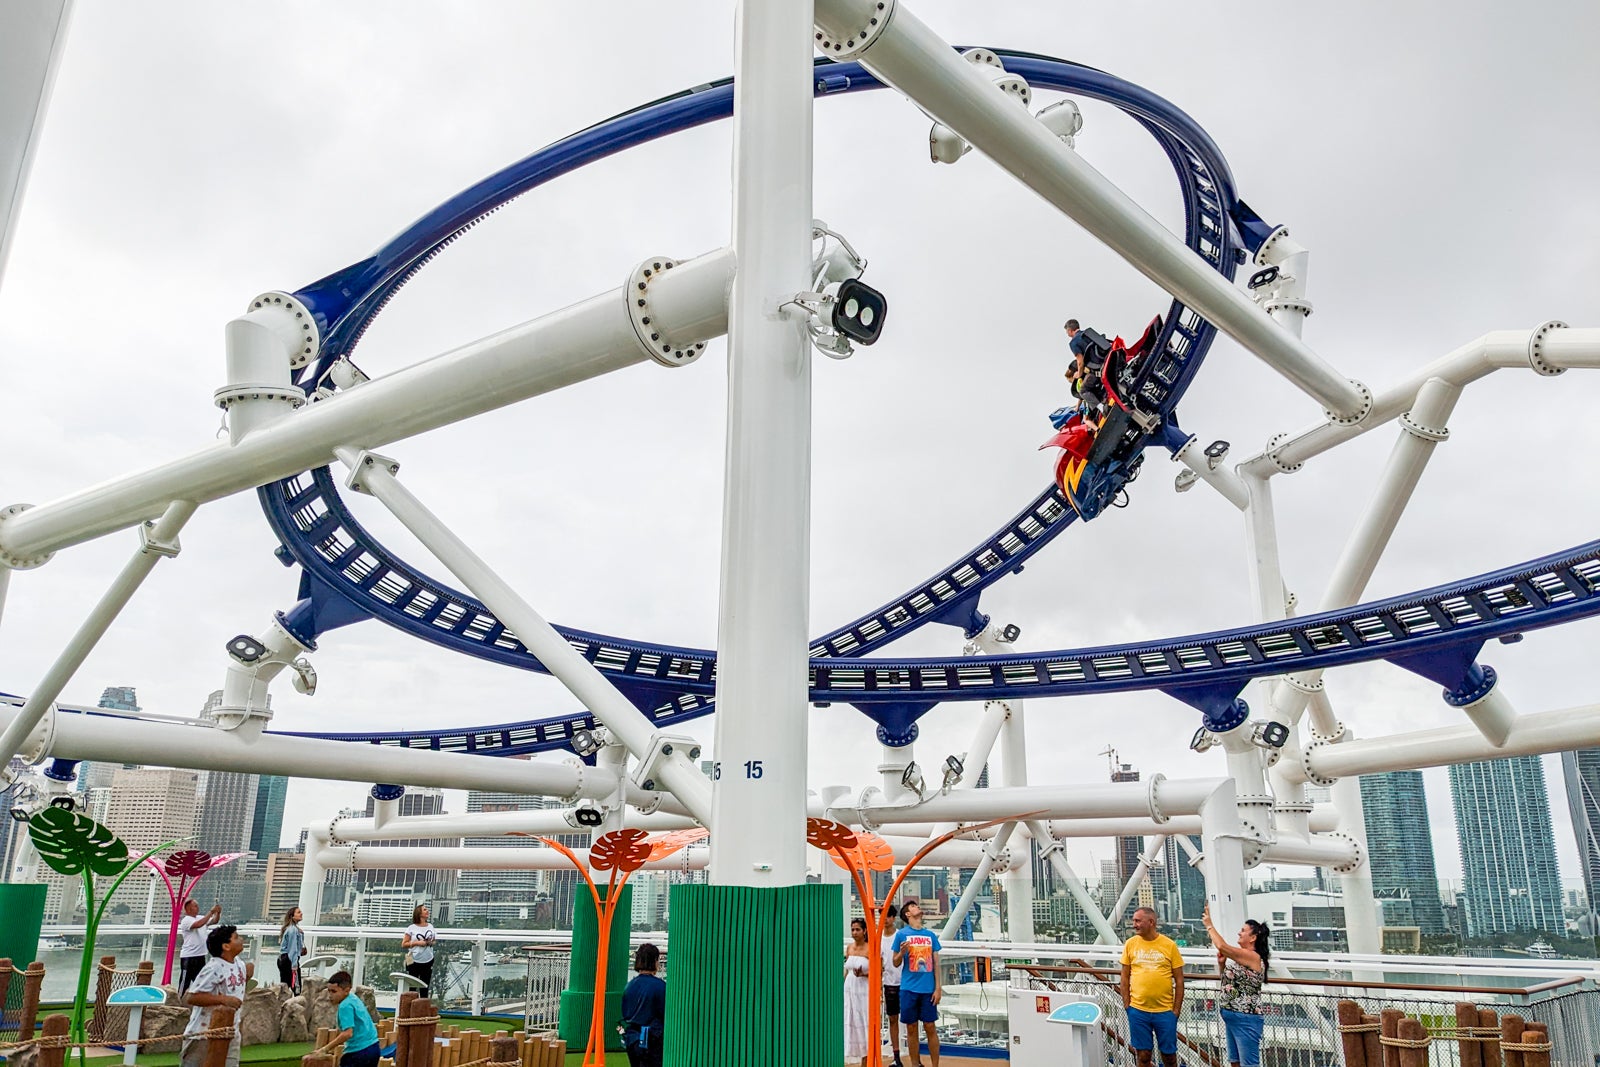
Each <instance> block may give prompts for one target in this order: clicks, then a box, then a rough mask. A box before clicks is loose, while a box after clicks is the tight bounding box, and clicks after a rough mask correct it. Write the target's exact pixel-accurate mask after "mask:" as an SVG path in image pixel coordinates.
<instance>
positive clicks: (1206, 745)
mask: <svg viewBox="0 0 1600 1067" xmlns="http://www.w3.org/2000/svg"><path fill="white" fill-rule="evenodd" d="M1216 743H1217V738H1216V735H1215V734H1213V733H1212V732H1211V731H1210V730H1207V729H1206V728H1205V727H1204V726H1202V727H1200V729H1198V730H1196V731H1195V732H1194V736H1193V737H1191V738H1189V751H1190V752H1209V751H1211V749H1212V747H1213V746H1214V745H1215V744H1216Z"/></svg>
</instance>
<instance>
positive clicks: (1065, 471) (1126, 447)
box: [1039, 315, 1162, 519]
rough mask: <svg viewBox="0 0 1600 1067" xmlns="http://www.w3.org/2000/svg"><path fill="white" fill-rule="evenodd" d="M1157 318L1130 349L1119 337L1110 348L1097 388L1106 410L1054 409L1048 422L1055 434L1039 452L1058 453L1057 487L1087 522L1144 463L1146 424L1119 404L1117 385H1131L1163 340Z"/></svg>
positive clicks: (1077, 406)
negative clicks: (1142, 363)
mask: <svg viewBox="0 0 1600 1067" xmlns="http://www.w3.org/2000/svg"><path fill="white" fill-rule="evenodd" d="M1161 325H1162V322H1161V316H1160V315H1157V316H1156V317H1155V318H1153V319H1151V320H1150V324H1149V325H1148V326H1146V327H1145V328H1144V332H1143V333H1141V334H1140V335H1139V337H1138V339H1137V340H1135V341H1134V343H1133V344H1132V345H1129V344H1128V343H1127V342H1125V341H1123V339H1122V338H1121V337H1118V338H1116V339H1115V340H1114V341H1112V342H1111V351H1110V352H1109V353H1108V354H1107V356H1106V360H1105V365H1104V367H1102V368H1101V371H1100V374H1101V383H1102V385H1103V387H1104V390H1105V397H1106V403H1105V410H1104V412H1099V411H1097V410H1094V408H1093V407H1092V406H1091V405H1088V404H1079V405H1076V406H1073V407H1063V408H1057V409H1056V410H1055V411H1053V412H1051V414H1050V421H1051V423H1052V424H1053V425H1054V426H1055V427H1056V429H1057V430H1058V431H1059V432H1058V433H1057V434H1056V435H1055V436H1054V437H1052V438H1050V440H1048V441H1046V442H1045V443H1044V444H1042V445H1040V446H1039V448H1040V449H1041V450H1042V449H1046V448H1051V447H1055V448H1059V449H1061V450H1062V452H1061V456H1060V458H1059V459H1057V460H1056V484H1057V485H1059V486H1060V487H1061V491H1062V493H1063V494H1065V495H1066V498H1067V500H1068V501H1070V502H1071V504H1072V506H1073V508H1074V509H1075V510H1076V511H1077V512H1078V514H1079V515H1080V516H1081V517H1082V518H1085V519H1092V518H1094V517H1095V516H1096V515H1098V514H1100V512H1101V511H1102V510H1104V508H1105V506H1106V505H1107V504H1108V503H1110V502H1111V500H1112V499H1113V498H1114V497H1115V496H1116V494H1117V492H1118V491H1120V490H1121V488H1122V486H1123V485H1124V484H1126V483H1127V482H1129V481H1131V480H1132V479H1133V477H1134V475H1135V474H1137V472H1138V469H1139V464H1140V462H1141V461H1142V460H1143V458H1144V457H1143V439H1144V436H1145V433H1146V430H1147V427H1145V426H1144V425H1143V423H1145V422H1148V421H1149V420H1148V419H1146V418H1143V417H1141V414H1140V413H1139V412H1138V411H1137V410H1136V409H1134V408H1132V407H1130V406H1129V405H1128V404H1127V403H1126V402H1125V401H1124V400H1123V398H1122V391H1121V389H1120V388H1119V384H1120V383H1124V382H1126V381H1128V380H1129V379H1130V377H1131V376H1132V374H1133V373H1134V371H1135V370H1136V369H1137V366H1138V364H1139V362H1140V361H1141V360H1142V359H1143V358H1144V356H1145V355H1146V354H1147V353H1148V352H1149V350H1150V349H1151V348H1152V347H1154V345H1155V342H1156V339H1157V338H1158V337H1160V336H1161Z"/></svg>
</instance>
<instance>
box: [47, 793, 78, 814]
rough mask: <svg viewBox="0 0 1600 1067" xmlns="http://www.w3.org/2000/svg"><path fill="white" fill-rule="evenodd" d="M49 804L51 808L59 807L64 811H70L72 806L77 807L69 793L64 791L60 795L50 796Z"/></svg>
mask: <svg viewBox="0 0 1600 1067" xmlns="http://www.w3.org/2000/svg"><path fill="white" fill-rule="evenodd" d="M50 806H51V807H52V808H61V809H62V810H64V811H71V810H72V809H73V808H75V807H77V805H76V804H75V803H74V802H73V799H72V796H71V794H65V793H64V794H61V795H60V796H53V797H51V798H50Z"/></svg>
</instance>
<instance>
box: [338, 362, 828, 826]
mask: <svg viewBox="0 0 1600 1067" xmlns="http://www.w3.org/2000/svg"><path fill="white" fill-rule="evenodd" d="M362 388H363V389H365V388H367V387H366V386H362ZM358 392H359V390H358ZM335 452H336V453H337V454H338V456H339V458H340V459H341V460H342V461H343V462H344V463H345V464H346V465H348V466H349V467H350V470H351V485H352V488H355V489H357V491H359V492H366V493H370V494H372V495H373V496H375V497H377V498H378V500H379V502H381V503H382V504H383V506H384V507H386V508H388V509H389V511H390V513H391V514H393V515H394V517H395V518H397V519H399V520H400V522H401V524H402V525H404V526H405V528H406V529H407V530H409V531H411V533H412V535H413V536H415V537H416V539H417V540H418V541H420V542H422V544H423V547H425V548H426V549H427V550H428V551H429V552H432V553H433V554H434V556H435V557H436V558H437V559H438V560H439V562H440V563H443V564H444V565H445V566H446V567H447V568H448V569H449V570H450V573H451V574H454V575H455V576H456V578H457V579H459V580H460V581H461V584H462V585H464V586H466V587H467V589H468V590H469V591H471V593H472V594H473V595H474V596H476V597H477V598H478V599H479V600H482V601H483V602H484V604H485V605H487V606H488V608H489V610H490V611H492V612H494V613H495V616H496V617H497V618H498V619H500V620H501V621H502V622H504V623H505V624H506V625H507V626H509V627H510V628H511V630H512V632H513V633H515V634H516V635H517V639H518V640H519V641H521V642H522V643H523V644H524V645H526V646H527V649H528V651H529V652H532V653H533V654H534V655H535V656H536V657H538V660H539V662H540V663H542V664H544V666H545V669H546V670H548V671H549V672H550V673H551V674H552V675H554V676H555V677H556V678H557V679H558V680H559V681H560V682H561V684H562V685H564V686H566V687H567V689H568V690H570V691H571V693H572V695H573V696H575V697H577V698H578V699H579V700H580V701H582V702H583V704H584V706H585V707H587V708H588V709H589V710H590V712H592V713H593V715H594V717H595V719H596V720H597V721H599V722H600V723H602V724H604V726H605V728H606V729H607V730H609V731H611V734H612V736H613V737H615V738H616V739H617V740H618V741H620V742H621V743H622V744H624V745H626V746H627V747H628V751H630V752H632V753H633V754H634V755H635V756H637V757H638V758H639V759H641V760H646V759H650V758H651V756H652V753H653V752H654V751H655V749H656V741H657V738H656V729H655V726H654V725H653V724H652V723H651V722H650V720H649V719H648V718H647V717H646V716H645V714H644V713H643V712H641V711H640V710H639V709H638V708H636V707H634V706H633V703H632V702H631V701H629V700H628V698H627V697H625V696H623V695H622V694H621V693H620V692H618V691H617V687H616V686H614V685H612V684H611V681H610V679H608V678H606V677H605V676H604V675H603V674H601V673H600V669H599V668H598V667H596V666H595V665H594V664H593V663H590V662H589V661H588V660H587V659H585V658H584V657H583V653H581V652H579V651H578V650H577V649H575V648H573V647H572V646H571V645H570V644H568V643H567V640H566V638H564V637H562V636H561V635H560V634H559V633H557V632H556V629H555V627H553V626H551V625H550V624H549V623H548V622H546V621H545V619H544V616H542V615H540V614H539V613H538V612H537V611H535V610H534V608H533V606H532V605H530V604H529V603H528V602H527V601H526V600H523V599H522V597H521V596H519V595H518V594H517V592H516V590H514V589H512V588H511V586H510V584H509V583H507V582H506V580H505V579H503V578H501V577H500V575H499V574H497V573H496V572H495V570H494V569H493V568H492V567H490V566H489V565H488V564H487V563H485V562H484V561H483V559H482V558H481V557H479V556H478V554H477V553H475V552H473V551H472V549H471V548H469V547H468V546H467V543H466V542H465V541H463V540H461V538H459V537H457V536H456V534H455V532H454V531H453V530H451V529H450V528H449V527H448V526H446V525H445V524H444V523H443V522H441V521H440V520H439V517H438V516H437V515H435V514H434V513H433V512H431V511H429V510H428V508H427V506H426V505H424V504H423V503H422V502H421V501H420V500H418V499H417V498H416V497H415V496H414V495H413V494H412V492H411V490H409V489H407V488H406V487H405V486H404V485H402V484H401V483H400V482H399V480H398V479H396V478H395V476H394V471H395V470H396V469H398V467H397V465H396V464H394V463H393V461H391V460H388V459H385V458H384V457H382V456H375V455H373V454H372V453H370V452H368V453H362V454H360V455H358V454H356V453H355V452H354V451H352V450H350V449H347V448H343V447H341V448H337V449H335ZM678 747H681V746H678ZM596 769H597V770H599V768H596ZM602 773H604V772H602ZM651 773H652V774H653V775H654V778H655V780H656V781H658V782H661V783H663V784H664V785H665V787H666V788H667V789H668V790H670V791H671V792H672V794H673V795H674V796H676V797H677V798H678V799H679V800H681V801H683V803H684V804H685V805H686V806H687V807H688V809H689V810H690V811H691V812H693V813H694V815H695V817H696V818H698V819H699V820H700V821H701V822H702V823H708V822H709V821H710V818H711V783H710V782H708V781H706V777H705V775H703V774H701V773H700V769H699V768H698V767H696V766H694V765H693V764H692V763H690V762H689V760H688V758H687V753H685V752H682V751H678V750H677V747H675V748H674V751H673V752H672V753H671V754H670V755H665V756H662V757H661V758H660V759H659V760H658V761H657V762H656V764H655V766H654V767H653V768H652V771H651ZM610 777H611V780H612V781H615V780H616V776H615V775H614V774H613V775H611V776H610ZM404 780H406V781H409V779H404ZM804 821H805V820H804V818H802V819H801V823H802V824H804Z"/></svg>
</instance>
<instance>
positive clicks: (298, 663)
mask: <svg viewBox="0 0 1600 1067" xmlns="http://www.w3.org/2000/svg"><path fill="white" fill-rule="evenodd" d="M289 669H290V670H292V671H293V672H294V678H293V682H294V689H295V692H297V693H301V694H303V695H305V696H308V697H309V696H316V694H317V672H316V669H315V668H314V667H312V666H311V661H310V660H308V659H306V658H305V657H303V656H302V657H301V658H299V659H297V660H295V661H294V662H293V663H291V664H289Z"/></svg>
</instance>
